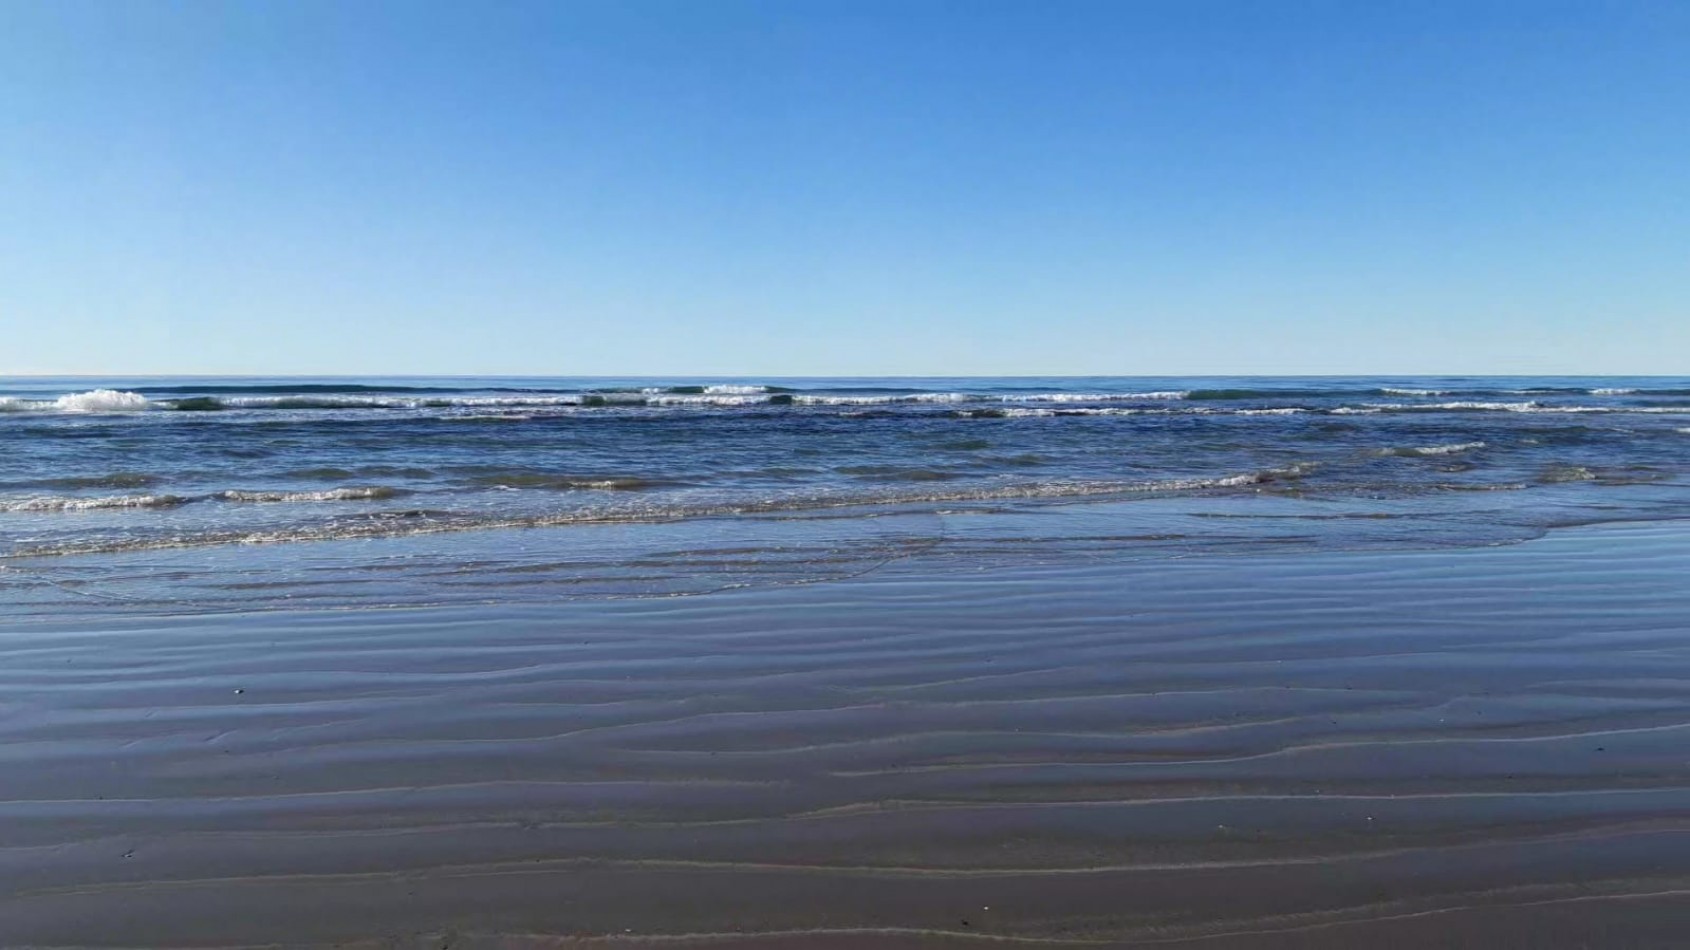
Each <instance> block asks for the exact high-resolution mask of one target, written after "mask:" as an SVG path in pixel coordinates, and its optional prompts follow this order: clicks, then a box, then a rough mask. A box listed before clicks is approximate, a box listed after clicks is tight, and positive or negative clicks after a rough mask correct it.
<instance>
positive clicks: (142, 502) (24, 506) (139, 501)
mask: <svg viewBox="0 0 1690 950" xmlns="http://www.w3.org/2000/svg"><path fill="white" fill-rule="evenodd" d="M191 500H192V499H188V498H182V497H180V496H178V495H96V496H92V497H90V496H65V495H37V496H34V497H31V498H7V499H0V511H96V510H99V509H102V508H174V507H176V506H177V505H183V504H187V503H188V502H189V501H191Z"/></svg>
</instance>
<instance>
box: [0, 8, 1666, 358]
mask: <svg viewBox="0 0 1690 950" xmlns="http://www.w3.org/2000/svg"><path fill="white" fill-rule="evenodd" d="M0 372H9V373H20V372H56V373H73V372H80V373H117V372H126V373H127V372H134V373H288V372H298V373H352V374H357V373H464V374H474V373H530V374H682V375H685V374H752V375H755V374H771V375H772V374H781V375H795V374H940V373H943V374H972V373H978V374H1017V373H1029V374H1030V373H1074V374H1086V373H1111V374H1113V373H1119V374H1169V373H1352V372H1353V373H1369V372H1377V373H1413V372H1428V373H1432V372H1456V373H1468V372H1471V373H1487V372H1496V373H1504V372H1512V373H1533V372H1569V373H1576V372H1591V373H1603V372H1606V373H1669V374H1670V373H1690V3H1685V2H1683V0H1669V2H1635V3H1608V2H1600V0H1584V2H1577V3H1561V2H1555V0H1520V2H1510V3H1487V2H1482V0H1447V2H1446V0H1411V2H1396V3H1392V2H1355V0H1343V2H1299V0H1282V2H1273V0H1247V2H1213V0H1168V2H1159V0H1137V2H1134V0H1108V2H1096V3H1091V2H1059V0H1058V2H1052V0H1027V2H1017V3H1006V2H994V0H957V2H923V0H897V2H887V3H880V2H869V0H856V2H831V0H785V2H738V0H675V2H641V0H620V2H574V3H571V2H564V0H547V2H539V3H518V2H504V3H486V2H471V0H461V2H455V3H431V2H424V0H406V2H392V3H388V2H371V0H328V2H311V0H282V2H274V3H269V2H265V3H259V2H226V3H214V2H211V0H196V2H174V3H162V2H125V0H41V2H20V0H0Z"/></svg>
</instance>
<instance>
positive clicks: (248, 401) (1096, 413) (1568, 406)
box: [0, 377, 1690, 617]
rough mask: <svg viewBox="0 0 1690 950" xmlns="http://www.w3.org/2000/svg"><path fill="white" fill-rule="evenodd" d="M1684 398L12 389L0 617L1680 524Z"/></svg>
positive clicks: (1474, 380) (1313, 392) (898, 383)
mask: <svg viewBox="0 0 1690 950" xmlns="http://www.w3.org/2000/svg"><path fill="white" fill-rule="evenodd" d="M1687 488H1690V377H1675V378H1658V377H1649V378H1607V377H1604V378H1583V377H1389V378H1387V377H1306V378H1301V377H1299V378H1293V377H1273V378H1240V377H1203V378H1196V377H1156V378H1149V377H1084V378H1073V377H1062V378H1037V377H1012V378H920V379H916V378H888V379H874V378H849V379H847V378H838V379H781V378H733V379H680V378H662V379H656V378H649V379H648V378H617V379H610V378H529V377H522V378H470V377H420V378H375V377H371V378H328V377H323V378H316V377H313V378H303V377H280V378H253V377H228V378H222V377H218V378H210V377H182V378H154V377H146V378H87V377H75V378H39V377H38V378H14V379H5V380H0V605H3V606H0V611H3V613H0V616H13V617H21V616H29V615H53V614H56V613H59V612H62V611H63V610H65V609H67V608H74V609H79V610H93V611H138V612H159V611H167V612H172V613H180V612H185V611H186V612H193V611H216V610H231V609H238V610H242V611H251V610H259V609H266V608H274V607H297V606H302V605H320V606H335V607H355V606H402V605H419V606H420V605H428V604H450V603H487V602H507V601H552V600H556V599H558V598H579V597H623V596H659V595H682V594H695V593H701V592H708V591H716V590H723V589H733V588H739V587H745V586H758V585H765V584H791V583H809V582H814V581H823V580H830V579H837V578H839V577H843V576H851V575H854V574H857V573H860V572H862V571H866V570H874V569H877V568H879V567H881V566H883V565H886V564H888V563H893V562H896V561H898V560H899V559H902V558H905V557H908V556H910V555H912V554H913V553H916V552H919V553H921V554H922V555H923V556H924V557H925V558H926V559H927V560H928V561H929V562H934V563H945V564H948V565H950V566H952V567H955V568H957V569H970V568H973V567H979V566H983V565H989V564H992V563H1024V562H1027V561H1029V560H1032V561H1038V562H1052V561H1064V560H1071V559H1074V558H1082V559H1090V560H1096V559H1110V558H1144V557H1192V556H1203V555H1208V554H1225V553H1239V552H1245V551H1256V550H1292V549H1318V550H1337V549H1351V548H1369V549H1377V548H1414V547H1425V546H1437V547H1461V546H1476V545H1491V544H1499V543H1509V542H1515V541H1520V540H1524V539H1528V538H1532V537H1537V536H1539V535H1541V534H1542V533H1543V532H1545V531H1547V530H1550V529H1552V528H1555V527H1558V526H1565V525H1575V524H1589V523H1598V522H1609V521H1624V520H1638V519H1658V518H1676V517H1682V516H1683V514H1684V512H1685V511H1686V510H1687V509H1686V507H1685V502H1686V500H1687V498H1690V494H1687V493H1686V489H1687Z"/></svg>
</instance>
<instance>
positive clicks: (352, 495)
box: [212, 485, 407, 502]
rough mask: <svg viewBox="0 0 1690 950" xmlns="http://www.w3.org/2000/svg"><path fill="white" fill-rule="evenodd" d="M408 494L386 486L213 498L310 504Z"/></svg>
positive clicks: (231, 492)
mask: <svg viewBox="0 0 1690 950" xmlns="http://www.w3.org/2000/svg"><path fill="white" fill-rule="evenodd" d="M402 494H407V493H406V492H403V491H401V490H399V489H397V488H388V487H386V486H385V485H372V486H366V487H347V488H330V489H325V490H323V491H240V490H235V489H231V490H229V491H222V492H218V493H217V494H216V495H214V496H212V497H214V498H221V499H223V500H224V501H242V502H309V501H371V500H377V499H382V498H393V497H395V496H397V495H402Z"/></svg>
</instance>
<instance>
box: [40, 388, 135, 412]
mask: <svg viewBox="0 0 1690 950" xmlns="http://www.w3.org/2000/svg"><path fill="white" fill-rule="evenodd" d="M152 405H153V404H152V403H151V402H150V401H148V399H147V397H145V396H143V395H141V394H140V393H131V392H121V391H119V390H116V389H95V390H90V391H89V392H85V393H71V394H70V395H68V396H60V397H59V398H58V399H55V400H54V401H53V408H55V409H57V410H59V411H60V412H136V411H139V410H142V409H151V408H152Z"/></svg>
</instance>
